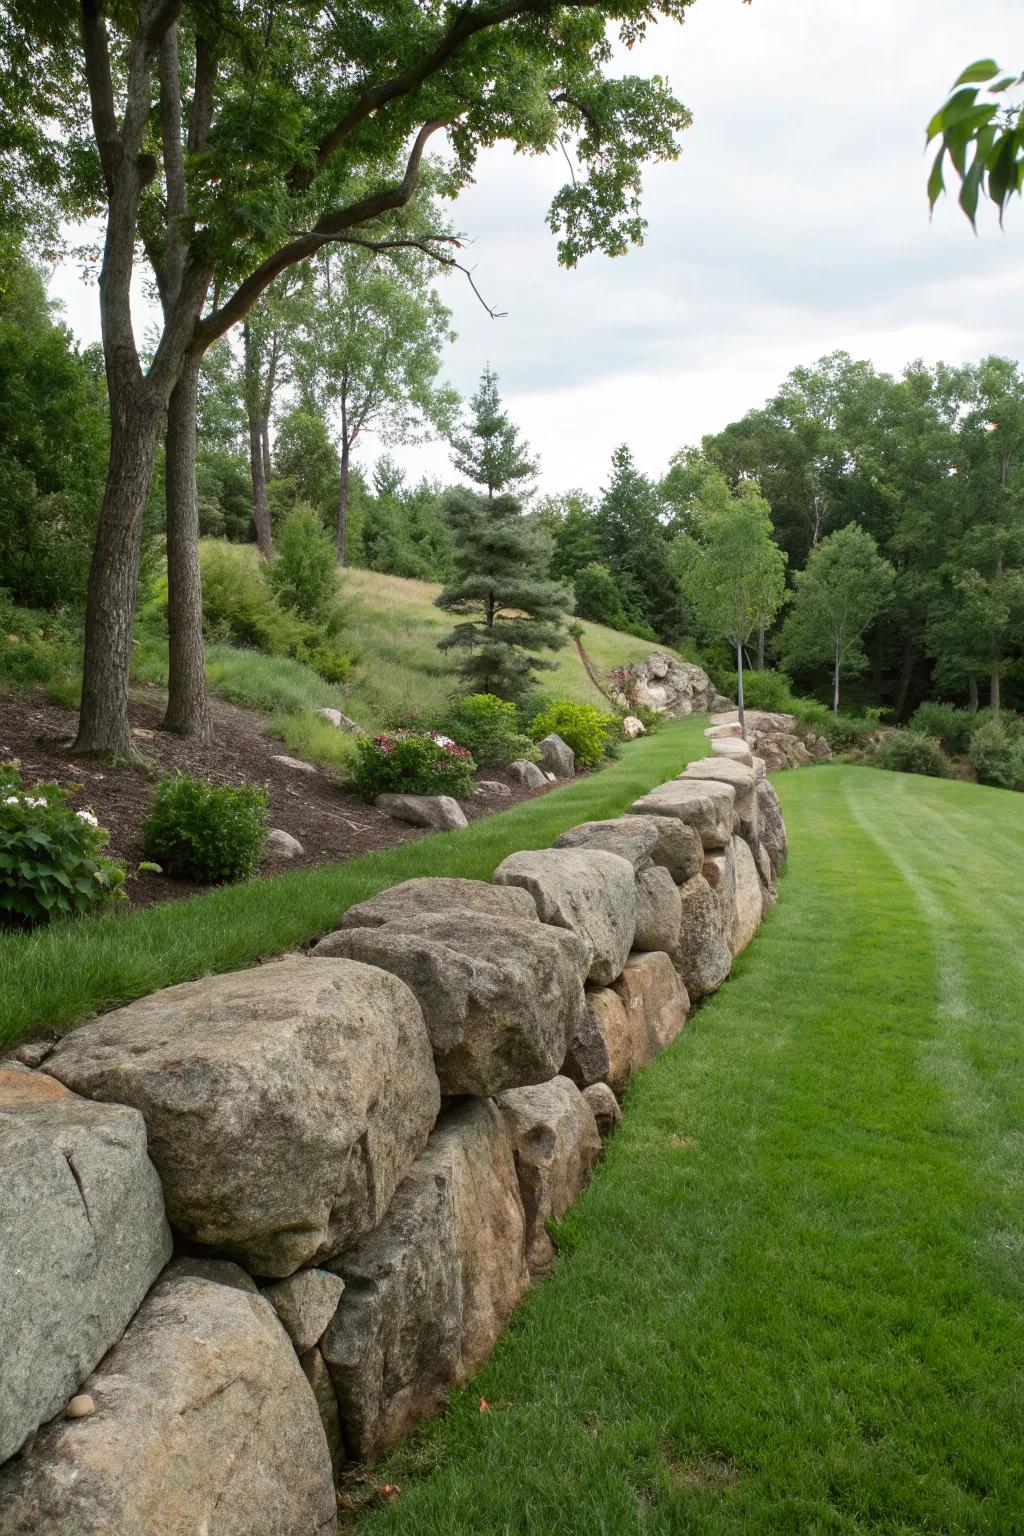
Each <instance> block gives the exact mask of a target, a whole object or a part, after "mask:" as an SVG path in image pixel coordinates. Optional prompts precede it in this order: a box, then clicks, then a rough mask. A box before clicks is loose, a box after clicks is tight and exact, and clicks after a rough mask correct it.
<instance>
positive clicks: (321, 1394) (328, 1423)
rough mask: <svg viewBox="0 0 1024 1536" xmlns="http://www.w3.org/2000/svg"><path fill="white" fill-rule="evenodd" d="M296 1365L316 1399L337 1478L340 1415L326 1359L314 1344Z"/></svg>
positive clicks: (341, 1457) (341, 1453)
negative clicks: (298, 1366) (300, 1369)
mask: <svg viewBox="0 0 1024 1536" xmlns="http://www.w3.org/2000/svg"><path fill="white" fill-rule="evenodd" d="M299 1364H300V1365H301V1366H302V1374H303V1375H304V1376H305V1378H306V1380H307V1381H308V1382H309V1386H310V1391H311V1392H312V1393H313V1397H314V1398H315V1399H316V1406H317V1411H318V1413H319V1414H320V1423H321V1425H322V1426H323V1431H324V1438H325V1440H326V1441H327V1449H328V1451H329V1453H330V1457H331V1471H332V1472H333V1474H334V1479H335V1481H337V1480H338V1475H339V1473H340V1472H341V1469H342V1466H343V1465H344V1462H345V1455H346V1453H345V1437H344V1435H343V1434H342V1431H341V1414H340V1412H339V1411H338V1394H337V1393H336V1392H335V1390H334V1382H333V1381H332V1380H331V1373H330V1371H329V1370H328V1368H327V1361H326V1360H325V1359H324V1357H323V1355H322V1354H321V1352H320V1350H319V1349H317V1348H315V1347H314V1348H313V1349H307V1350H306V1352H305V1354H304V1355H300V1356H299Z"/></svg>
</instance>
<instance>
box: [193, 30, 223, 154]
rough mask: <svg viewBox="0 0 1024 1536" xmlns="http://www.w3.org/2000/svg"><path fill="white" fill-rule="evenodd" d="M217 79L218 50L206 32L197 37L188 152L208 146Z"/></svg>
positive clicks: (197, 152)
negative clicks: (214, 88)
mask: <svg viewBox="0 0 1024 1536" xmlns="http://www.w3.org/2000/svg"><path fill="white" fill-rule="evenodd" d="M216 79H217V52H216V49H215V48H214V46H213V43H212V41H211V40H210V38H209V37H208V36H207V35H206V33H204V32H200V33H199V35H198V36H197V38H196V79H195V86H194V87H193V90H192V107H191V110H190V111H189V114H188V152H189V154H190V155H197V154H199V153H200V152H201V151H202V150H204V149H205V148H206V145H207V142H208V140H209V137H210V124H211V123H212V121H213V87H214V84H215V82H216Z"/></svg>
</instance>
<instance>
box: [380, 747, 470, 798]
mask: <svg viewBox="0 0 1024 1536" xmlns="http://www.w3.org/2000/svg"><path fill="white" fill-rule="evenodd" d="M475 768H476V763H475V762H474V761H473V754H472V753H471V752H470V751H469V750H468V748H466V747H460V746H459V745H458V744H457V743H456V742H454V741H451V740H450V739H449V738H448V737H447V736H442V735H439V734H437V733H435V732H432V731H394V732H386V733H384V734H382V735H380V736H361V737H360V738H359V739H358V741H357V742H356V743H355V753H354V762H353V767H352V783H353V785H354V787H355V789H356V791H357V792H358V793H359V794H360V795H362V797H363V799H364V800H376V798H377V796H378V795H383V794H402V795H454V797H455V798H456V799H457V800H460V799H465V798H466V797H467V796H468V795H470V794H472V791H473V772H474V770H475Z"/></svg>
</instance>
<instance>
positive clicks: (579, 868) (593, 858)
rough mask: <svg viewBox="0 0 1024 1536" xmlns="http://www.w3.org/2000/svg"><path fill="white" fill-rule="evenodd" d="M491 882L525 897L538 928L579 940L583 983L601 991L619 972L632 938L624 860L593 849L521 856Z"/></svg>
mask: <svg viewBox="0 0 1024 1536" xmlns="http://www.w3.org/2000/svg"><path fill="white" fill-rule="evenodd" d="M491 879H492V880H493V881H494V883H495V885H518V886H520V887H522V889H523V890H525V891H529V893H530V895H531V896H532V897H533V899H534V901H535V902H536V904H537V911H538V913H539V914H540V919H541V922H542V923H550V924H551V925H552V926H553V927H555V928H567V929H568V930H569V931H570V932H571V933H575V934H576V935H578V937H579V938H580V939H581V940H582V942H583V944H584V946H585V948H586V949H587V950H588V952H589V970H588V972H587V976H588V980H590V981H596V982H599V983H601V984H602V985H604V984H607V983H608V982H610V981H612V980H614V978H615V977H616V976H617V975H618V974H619V972H620V971H621V970H622V967H623V965H624V964H625V961H626V956H627V955H628V954H629V952H630V950H631V949H632V947H633V938H634V935H635V933H636V881H635V879H634V875H633V866H632V865H631V864H630V863H628V862H627V860H625V859H623V858H620V857H619V855H618V854H615V853H605V852H604V851H603V850H602V849H596V848H538V849H535V850H523V851H522V852H521V853H512V854H509V856H508V858H507V859H503V860H502V862H501V863H500V864H499V865H498V867H497V869H496V870H495V871H494V874H493V875H492V876H491Z"/></svg>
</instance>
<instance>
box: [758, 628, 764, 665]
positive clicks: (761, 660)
mask: <svg viewBox="0 0 1024 1536" xmlns="http://www.w3.org/2000/svg"><path fill="white" fill-rule="evenodd" d="M757 670H758V671H759V672H763V671H764V625H763V624H759V625H758V629H757Z"/></svg>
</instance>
